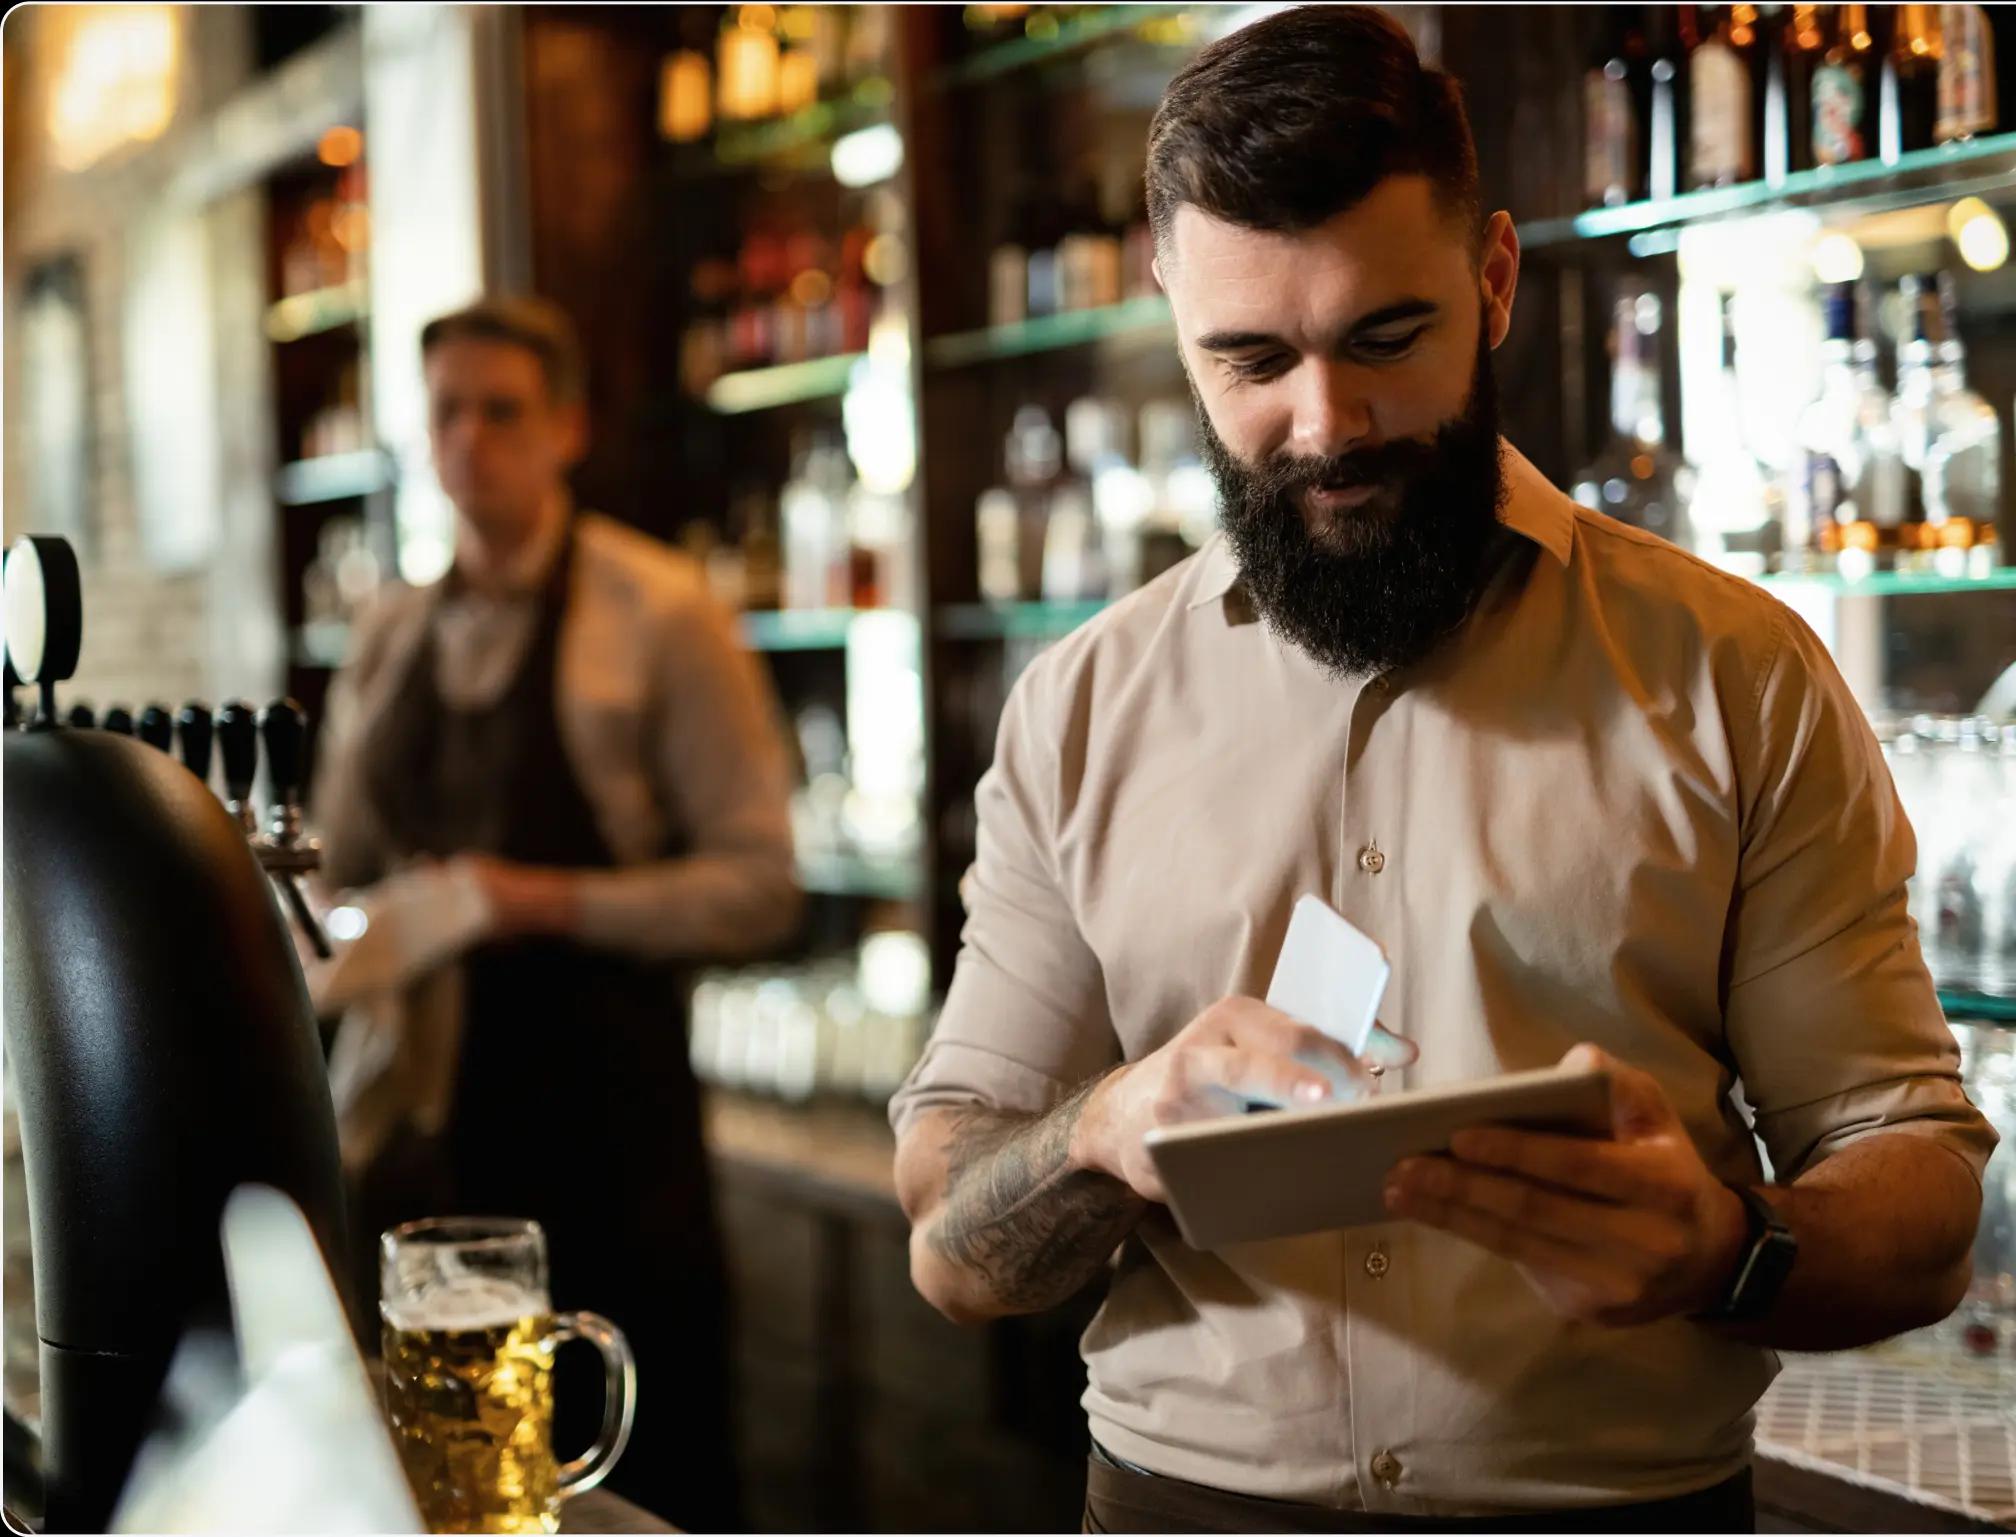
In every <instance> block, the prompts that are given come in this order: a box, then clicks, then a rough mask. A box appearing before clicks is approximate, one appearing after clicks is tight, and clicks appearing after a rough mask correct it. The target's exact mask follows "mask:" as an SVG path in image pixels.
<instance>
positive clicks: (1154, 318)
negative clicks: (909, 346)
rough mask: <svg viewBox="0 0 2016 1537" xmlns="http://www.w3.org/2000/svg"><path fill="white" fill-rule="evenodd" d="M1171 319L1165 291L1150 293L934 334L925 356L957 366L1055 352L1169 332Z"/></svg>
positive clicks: (928, 360) (934, 362) (940, 365)
mask: <svg viewBox="0 0 2016 1537" xmlns="http://www.w3.org/2000/svg"><path fill="white" fill-rule="evenodd" d="M1171 325H1172V322H1171V319H1170V314H1169V301H1168V300H1167V299H1165V298H1163V297H1162V295H1160V294H1148V295H1144V296H1143V297H1141V298H1138V299H1128V300H1126V301H1124V302H1123V303H1120V304H1108V305H1104V306H1102V307H1101V308H1099V309H1090V310H1066V311H1064V312H1062V313H1061V314H1056V315H1042V316H1039V317H1037V318H1036V319H1034V320H1023V321H1018V322H1016V323H1015V324H1014V325H1005V326H988V327H985V328H984V329H981V330H978V331H956V332H953V333H952V334H950V335H947V336H939V337H934V338H933V339H932V340H930V341H928V342H926V343H925V344H924V360H925V362H926V363H928V364H930V365H931V366H932V367H933V368H958V367H961V366H963V365H965V364H968V363H984V362H987V361H990V360H992V359H995V358H1015V357H1026V356H1028V355H1030V354H1031V353H1039V352H1055V351H1057V350H1059V349H1060V348H1065V347H1083V346H1086V345H1089V344H1090V343H1093V342H1100V341H1105V340H1107V339H1108V338H1109V337H1117V336H1128V335H1134V334H1145V333H1151V332H1155V333H1163V334H1167V333H1168V332H1169V331H1170V329H1171Z"/></svg>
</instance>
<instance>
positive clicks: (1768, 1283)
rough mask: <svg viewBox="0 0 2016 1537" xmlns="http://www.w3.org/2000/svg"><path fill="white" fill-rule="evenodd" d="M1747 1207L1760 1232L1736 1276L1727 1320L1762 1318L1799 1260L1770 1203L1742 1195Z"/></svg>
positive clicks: (1795, 1243)
mask: <svg viewBox="0 0 2016 1537" xmlns="http://www.w3.org/2000/svg"><path fill="white" fill-rule="evenodd" d="M1743 1195H1744V1200H1745V1203H1746V1204H1751V1203H1754V1204H1751V1213H1752V1216H1753V1218H1754V1219H1757V1220H1759V1221H1760V1222H1761V1224H1762V1226H1763V1231H1762V1232H1760V1233H1759V1234H1758V1235H1757V1240H1756V1242H1755V1243H1754V1244H1752V1245H1751V1248H1750V1257H1749V1258H1748V1259H1747V1260H1745V1261H1744V1263H1743V1268H1742V1270H1741V1271H1740V1272H1739V1273H1738V1275H1737V1279H1736V1286H1735V1289H1734V1290H1733V1291H1732V1292H1731V1293H1730V1296H1729V1303H1728V1308H1727V1316H1728V1317H1730V1318H1739V1319H1749V1318H1761V1317H1762V1316H1763V1315H1764V1314H1766V1313H1768V1312H1770V1311H1771V1308H1772V1305H1773V1304H1774V1303H1776V1302H1777V1300H1778V1293H1779V1292H1781V1291H1783V1290H1784V1289H1785V1279H1786V1277H1787V1276H1789V1275H1791V1273H1792V1264H1793V1261H1795V1260H1796V1259H1798V1257H1799V1240H1798V1239H1797V1238H1795V1237H1793V1236H1792V1230H1791V1229H1790V1228H1788V1227H1786V1226H1785V1224H1784V1223H1783V1222H1782V1221H1780V1220H1779V1218H1778V1214H1777V1213H1776V1212H1774V1211H1773V1210H1772V1209H1771V1207H1770V1205H1769V1203H1767V1202H1766V1201H1765V1200H1764V1198H1763V1197H1762V1196H1759V1195H1755V1194H1753V1193H1751V1192H1743Z"/></svg>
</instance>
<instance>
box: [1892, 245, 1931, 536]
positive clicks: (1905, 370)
mask: <svg viewBox="0 0 2016 1537" xmlns="http://www.w3.org/2000/svg"><path fill="white" fill-rule="evenodd" d="M1897 291H1898V295H1899V297H1900V298H1901V299H1902V301H1903V306H1904V329H1903V334H1902V336H1901V337H1900V339H1899V341H1898V343H1897V394H1896V397H1895V399H1893V400H1892V401H1891V403H1890V420H1891V423H1892V425H1893V426H1894V427H1895V429H1896V432H1897V451H1898V456H1899V457H1900V458H1901V459H1902V460H1903V461H1904V517H1903V521H1902V522H1901V523H1900V524H1899V525H1898V531H1897V537H1896V540H1895V551H1896V554H1895V557H1894V563H1895V564H1896V565H1898V566H1899V567H1901V568H1904V569H1912V568H1916V567H1919V566H1922V565H1928V564H1929V563H1930V561H1929V555H1930V550H1931V548H1932V543H1931V542H1930V541H1928V540H1927V539H1926V538H1925V533H1926V522H1925V459H1926V455H1927V453H1928V452H1929V451H1930V449H1931V446H1932V438H1933V434H1934V432H1935V430H1936V429H1935V428H1934V425H1933V411H1934V401H1935V399H1936V397H1937V391H1938V386H1939V383H1940V381H1939V380H1938V378H1937V377H1936V375H1937V370H1938V365H1939V341H1940V335H1941V330H1942V324H1941V322H1942V317H1941V315H1940V311H1939V288H1938V282H1937V279H1936V278H1934V277H1933V276H1931V275H1929V274H1928V275H1926V276H1923V277H1919V276H1909V277H1905V278H1903V279H1901V280H1900V281H1899V283H1898V285H1897Z"/></svg>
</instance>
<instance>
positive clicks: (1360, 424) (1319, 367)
mask: <svg viewBox="0 0 2016 1537" xmlns="http://www.w3.org/2000/svg"><path fill="white" fill-rule="evenodd" d="M1365 384H1366V376H1365V370H1363V369H1362V368H1358V367H1355V366H1354V365H1352V364H1350V363H1345V362H1340V361H1337V360H1335V359H1325V358H1312V359H1309V360H1308V361H1306V362H1305V363H1304V364H1303V365H1302V367H1301V368H1299V369H1297V370H1296V378H1295V402H1294V411H1295V418H1294V424H1293V426H1292V427H1291V428H1290V442H1289V448H1290V450H1291V451H1292V452H1293V453H1294V454H1295V455H1296V456H1297V457H1298V458H1304V459H1327V458H1333V457H1335V456H1336V455H1339V454H1346V453H1349V452H1350V451H1351V450H1352V449H1354V448H1356V447H1358V446H1359V445H1360V444H1362V443H1363V442H1364V441H1365V440H1366V439H1367V438H1369V437H1371V435H1372V405H1371V402H1370V400H1369V399H1368V398H1367V395H1366V390H1365Z"/></svg>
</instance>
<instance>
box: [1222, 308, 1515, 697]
mask: <svg viewBox="0 0 2016 1537" xmlns="http://www.w3.org/2000/svg"><path fill="white" fill-rule="evenodd" d="M1192 394H1193V396H1194V394H1195V390H1194V387H1193V390H1192ZM1197 420H1198V428H1199V442H1200V450H1199V451H1200V454H1201V456H1202V458H1203V460H1204V463H1205V465H1206V466H1207V467H1208V468H1209V469H1210V471H1211V473H1212V476H1213V478H1214V479H1215V480H1216V481H1217V483H1218V495H1219V508H1220V519H1221V521H1222V523H1223V526H1224V529H1225V534H1226V538H1227V540H1228V541H1229V542H1230V544H1231V546H1232V553H1233V555H1234V557H1235V558H1236V559H1237V561H1238V563H1239V572H1240V576H1241V579H1242V580H1243V582H1244V584H1245V587H1246V591H1247V595H1248V596H1249V597H1250V598H1251V599H1252V602H1253V605H1254V607H1255V608H1256V609H1257V610H1258V611H1259V614H1260V617H1261V618H1262V619H1264V620H1265V621H1266V623H1267V624H1268V626H1269V627H1270V628H1271V629H1272V630H1273V631H1274V632H1275V633H1276V634H1277V635H1279V636H1280V637H1281V638H1282V639H1284V640H1286V641H1288V642H1289V643H1290V644H1292V645H1294V646H1297V647H1299V648H1300V649H1301V650H1302V651H1304V652H1306V653H1307V654H1308V655H1309V656H1311V657H1313V658H1314V659H1315V660H1316V661H1317V662H1318V663H1319V664H1321V665H1322V666H1323V667H1324V668H1325V669H1326V670H1327V671H1329V672H1330V673H1332V674H1333V675H1336V676H1340V677H1362V676H1365V675H1368V674H1373V673H1379V672H1385V671H1387V670H1389V669H1391V668H1396V667H1405V666H1407V665H1409V664H1411V663H1414V662H1417V661H1419V660H1421V659H1422V658H1423V657H1425V656H1426V655H1427V654H1428V653H1429V652H1430V651H1432V650H1433V649H1434V648H1435V646H1436V645H1437V644H1438V643H1439V642H1440V641H1441V640H1442V639H1443V638H1444V637H1445V636H1447V635H1448V634H1450V633H1451V632H1452V631H1454V630H1455V629H1456V628H1457V627H1458V626H1460V625H1461V624H1462V623H1463V621H1464V620H1465V619H1467V618H1468V617H1469V615H1470V611H1471V609H1472V608H1473V607H1475V605H1476V602H1477V598H1478V596H1479V594H1480V593H1481V592H1482V591H1483V588H1484V584H1485V582H1486V581H1487V580H1488V579H1489V576H1490V571H1491V559H1490V557H1491V552H1492V549H1493V547H1494V545H1495V543H1496V539H1497V531H1498V528H1499V521H1498V514H1499V509H1500V506H1501V504H1502V502H1503V499H1504V476H1503V471H1502V469H1501V467H1500V465H1499V460H1498V397H1497V390H1496V385H1495V382H1494V379H1493V376H1492V372H1491V353H1490V347H1489V344H1488V342H1487V341H1485V340H1484V339H1483V338H1482V337H1480V338H1479V343H1478V349H1477V362H1476V368H1475V372H1474V373H1473V375H1472V378H1471V384H1470V393H1469V398H1468V399H1467V400H1466V401H1465V402H1464V406H1463V409H1462V411H1461V412H1459V413H1458V414H1457V416H1456V417H1455V418H1453V419H1452V420H1450V421H1448V422H1446V423H1444V424H1443V425H1442V426H1441V427H1440V428H1438V429H1437V430H1436V432H1435V434H1434V436H1433V437H1432V438H1427V439H1421V438H1403V439H1397V440H1395V441H1392V442H1388V443H1381V444H1379V445H1377V446H1376V447H1373V448H1366V449H1359V450H1356V451H1354V452H1352V453H1349V454H1342V455H1337V456H1334V457H1329V458H1322V459H1310V458H1301V457H1297V456H1293V455H1288V454H1276V455H1273V456H1272V457H1270V458H1269V459H1268V460H1266V461H1265V462H1264V463H1262V464H1260V465H1258V466H1249V465H1247V464H1246V463H1244V462H1243V461H1241V460H1240V459H1239V458H1237V457H1236V456H1235V455H1234V454H1233V453H1232V451H1231V450H1230V449H1229V448H1227V447H1226V446H1225V443H1224V441H1223V440H1222V439H1221V438H1219V436H1218V434H1217V433H1216V432H1215V431H1214V430H1213V428H1212V426H1211V418H1210V416H1209V414H1208V413H1207V412H1206V411H1205V410H1204V407H1203V403H1202V401H1201V400H1200V401H1198V403H1197ZM1318 486H1332V487H1334V486H1371V487H1374V488H1376V489H1375V490H1374V493H1373V495H1372V497H1371V499H1370V500H1368V501H1367V502H1365V503H1363V504H1362V505H1361V506H1360V507H1358V508H1356V509H1351V510H1346V511H1343V512H1340V513H1338V514H1336V515H1335V520H1334V522H1333V523H1332V525H1331V526H1329V527H1326V528H1324V529H1323V530H1322V531H1321V533H1320V534H1317V535H1314V536H1312V534H1311V533H1310V531H1309V528H1308V526H1307V524H1306V523H1305V521H1304V517H1303V502H1302V493H1303V492H1304V491H1305V490H1308V489H1309V488H1311V487H1318Z"/></svg>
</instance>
